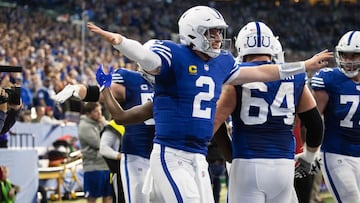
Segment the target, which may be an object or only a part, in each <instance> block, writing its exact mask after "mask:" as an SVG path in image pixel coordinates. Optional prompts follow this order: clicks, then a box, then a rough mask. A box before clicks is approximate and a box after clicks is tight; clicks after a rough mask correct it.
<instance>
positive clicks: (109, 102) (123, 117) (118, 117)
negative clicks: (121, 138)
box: [102, 88, 153, 125]
mask: <svg viewBox="0 0 360 203" xmlns="http://www.w3.org/2000/svg"><path fill="white" fill-rule="evenodd" d="M102 95H103V101H104V103H105V105H106V107H107V109H108V110H109V112H110V113H111V115H112V117H113V119H114V120H115V122H116V123H117V124H123V125H126V124H134V123H140V122H143V121H146V120H147V119H150V118H152V116H153V111H152V102H150V101H149V102H146V103H145V104H143V105H139V106H134V107H132V108H130V109H128V110H124V109H123V108H122V107H121V106H120V105H119V103H118V102H117V101H116V99H115V98H114V96H113V94H112V92H111V89H110V88H105V89H104V90H103V91H102Z"/></svg>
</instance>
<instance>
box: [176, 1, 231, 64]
mask: <svg viewBox="0 0 360 203" xmlns="http://www.w3.org/2000/svg"><path fill="white" fill-rule="evenodd" d="M178 24H179V35H180V43H181V44H184V45H188V46H190V47H191V48H192V49H193V50H197V51H200V52H202V53H205V54H207V55H208V56H210V57H212V58H215V57H217V56H218V55H219V54H220V52H221V50H222V49H225V45H226V44H229V43H228V42H227V43H226V41H229V42H231V40H230V39H225V36H223V35H222V34H225V33H226V28H227V27H228V25H227V24H226V22H225V20H224V18H223V17H222V15H221V14H220V12H218V11H217V10H215V9H213V8H210V7H207V6H195V7H192V8H190V9H189V10H187V11H186V12H185V13H184V14H183V15H182V16H181V17H180V19H179V22H178ZM213 29H215V30H220V32H219V33H220V34H221V39H220V41H221V42H220V43H221V46H220V47H215V48H213V47H214V46H213V45H212V44H213V43H217V42H216V41H217V40H216V39H214V38H213V37H212V35H209V34H211V33H212V30H213ZM229 48H230V46H229Z"/></svg>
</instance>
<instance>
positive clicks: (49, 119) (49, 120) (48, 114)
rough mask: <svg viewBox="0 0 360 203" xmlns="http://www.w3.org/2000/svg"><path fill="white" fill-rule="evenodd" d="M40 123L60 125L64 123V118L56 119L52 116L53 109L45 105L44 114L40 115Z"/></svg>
mask: <svg viewBox="0 0 360 203" xmlns="http://www.w3.org/2000/svg"><path fill="white" fill-rule="evenodd" d="M40 123H43V124H51V125H61V124H66V120H58V119H56V118H55V117H54V110H53V108H52V107H51V106H47V107H45V114H44V116H42V117H41V119H40Z"/></svg>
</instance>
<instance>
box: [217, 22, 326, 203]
mask: <svg viewBox="0 0 360 203" xmlns="http://www.w3.org/2000/svg"><path fill="white" fill-rule="evenodd" d="M275 43H276V38H275V37H274V35H273V32H272V31H271V29H270V28H269V27H267V26H266V25H265V24H264V23H262V22H257V21H254V22H250V23H248V24H247V25H245V26H244V27H243V28H242V29H241V30H240V32H239V34H238V36H237V39H236V43H235V46H236V49H237V51H238V57H237V60H239V61H240V62H242V63H241V66H258V65H261V64H271V63H272V59H273V58H272V57H273V56H275V53H277V54H281V53H278V52H279V51H277V52H275V49H274V48H275V45H276V44H275ZM276 60H277V62H278V63H281V62H282V61H281V60H282V59H281V57H280V56H277V57H276ZM305 82H306V73H301V74H297V75H295V76H289V77H287V78H284V79H282V80H277V81H272V82H253V83H246V84H243V85H236V86H232V85H224V87H223V91H222V94H221V96H220V99H219V101H218V104H217V111H216V116H215V124H214V129H215V130H217V128H218V126H219V125H220V124H221V123H223V122H224V121H225V120H226V118H228V116H229V115H230V114H231V117H232V124H233V130H232V136H231V137H232V158H233V160H232V164H231V169H230V174H229V190H228V202H229V203H235V202H263V203H265V202H266V203H277V202H291V201H292V200H293V199H292V198H293V197H295V201H297V200H296V195H294V193H293V190H294V189H293V184H294V171H295V167H294V150H295V140H294V135H293V132H292V129H293V125H294V118H295V114H296V113H297V114H298V115H299V117H300V118H301V120H303V121H304V124H305V126H306V127H307V129H308V130H307V136H306V138H307V142H308V143H307V147H306V148H305V149H304V153H303V154H301V155H299V157H298V159H299V163H298V164H299V169H297V170H300V171H297V172H298V173H302V172H303V170H304V172H306V173H309V172H310V166H311V163H312V161H313V160H314V157H315V152H316V151H317V149H318V147H319V146H320V144H321V140H322V135H323V123H322V119H321V116H320V113H319V111H318V109H317V107H316V102H315V99H314V98H313V96H312V94H311V91H310V90H309V88H308V86H307V85H306V83H305ZM243 174H246V176H244V175H243ZM293 195H294V196H293Z"/></svg>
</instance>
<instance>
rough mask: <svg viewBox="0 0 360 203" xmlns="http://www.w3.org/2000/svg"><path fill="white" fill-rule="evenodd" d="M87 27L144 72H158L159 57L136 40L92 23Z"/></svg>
mask: <svg viewBox="0 0 360 203" xmlns="http://www.w3.org/2000/svg"><path fill="white" fill-rule="evenodd" d="M87 27H88V28H89V30H90V31H92V32H94V33H96V34H97V35H99V36H101V37H102V38H103V39H105V40H106V41H108V42H110V43H111V44H112V45H113V46H114V48H115V49H117V50H119V51H120V52H121V53H123V54H124V55H125V56H126V57H128V58H129V59H131V60H134V61H136V62H138V63H139V64H140V66H141V67H142V68H143V69H144V70H145V71H146V72H148V73H151V74H159V73H160V68H161V58H160V57H159V56H158V55H157V54H155V53H154V52H152V51H151V50H149V49H148V48H146V47H144V46H143V45H142V44H140V43H139V42H138V41H135V40H132V39H128V38H126V37H124V36H123V35H121V34H118V33H113V32H109V31H106V30H103V29H101V28H100V27H98V26H96V25H95V24H93V23H88V24H87Z"/></svg>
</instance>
